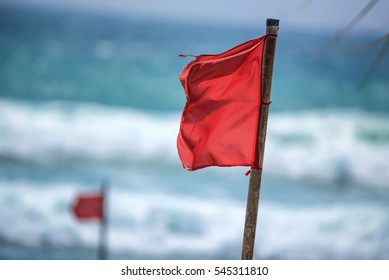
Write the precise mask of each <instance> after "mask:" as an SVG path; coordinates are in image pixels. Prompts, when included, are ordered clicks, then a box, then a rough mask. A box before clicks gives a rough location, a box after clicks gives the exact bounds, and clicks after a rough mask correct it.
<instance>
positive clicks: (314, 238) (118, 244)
mask: <svg viewBox="0 0 389 280" xmlns="http://www.w3.org/2000/svg"><path fill="white" fill-rule="evenodd" d="M388 11H389V2H388V1H374V0H373V1H369V0H358V1H351V0H345V1H339V0H331V1H324V0H316V1H312V0H311V1H306V0H305V1H304V0H302V1H300V0H293V1H287V3H286V1H281V0H277V1H254V0H239V1H220V0H213V1H205V0H199V1H178V0H169V1H156V0H144V1H131V0H130V1H120V0H115V1H112V0H111V1H108V0H99V1H96V0H93V1H92V0H85V1H78V0H77V1H76V0H70V1H54V0H53V1H50V0H23V1H22V0H12V1H11V0H0V258H1V259H94V258H96V254H97V245H98V230H99V225H98V224H97V223H94V222H83V223H80V222H79V221H77V220H76V219H75V218H74V217H73V215H72V212H71V211H70V207H71V205H72V203H73V201H74V199H75V197H76V196H77V194H78V193H80V192H88V191H92V192H93V191H98V190H99V188H100V184H101V181H102V180H107V181H108V182H109V185H110V188H109V190H108V197H107V199H108V201H107V215H108V257H109V258H110V259H239V258H240V252H241V242H242V236H243V225H244V217H245V207H246V196H247V188H248V177H246V176H244V174H245V172H246V171H247V170H248V168H245V167H244V168H241V167H236V168H207V169H204V170H200V171H196V172H188V171H185V170H184V169H183V168H182V166H181V163H180V161H179V159H178V155H177V151H176V146H175V145H176V137H177V134H178V128H179V122H180V118H181V112H182V109H183V106H184V104H185V95H184V92H183V89H182V88H181V85H180V83H179V82H178V75H179V74H180V72H181V70H182V68H183V67H184V66H185V65H186V64H187V63H188V62H189V61H190V58H186V59H183V58H178V57H177V54H180V53H191V54H203V53H220V52H223V51H225V50H227V49H229V48H231V47H233V46H235V45H237V44H240V43H242V42H244V41H247V40H250V39H252V38H254V37H258V36H261V35H263V34H264V32H265V22H266V18H268V17H273V18H279V19H280V31H279V37H278V42H277V51H276V60H275V68H274V75H273V89H272V100H273V103H272V105H271V110H270V116H269V126H268V137H267V143H266V153H265V162H264V176H263V181H262V190H261V198H260V206H259V208H260V210H259V221H258V228H257V237H256V247H255V256H254V257H255V258H256V259H389V203H388V201H389V79H388V73H389V63H388V62H389V59H388V54H387V53H386V51H387V48H388V37H387V35H386V34H387V33H388V29H389V28H388V26H389V22H388ZM385 35H386V37H385Z"/></svg>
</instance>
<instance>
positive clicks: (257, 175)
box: [241, 18, 279, 260]
mask: <svg viewBox="0 0 389 280" xmlns="http://www.w3.org/2000/svg"><path fill="white" fill-rule="evenodd" d="M278 26H279V20H278V19H270V18H269V19H267V22H266V35H270V36H268V37H267V38H266V43H265V47H264V53H263V66H262V67H263V68H262V89H261V92H262V104H261V110H260V117H259V124H258V125H259V128H258V138H257V139H258V140H257V141H258V142H257V145H258V157H259V159H258V167H259V168H257V169H251V171H250V182H249V190H248V196H247V208H246V218H245V226H244V233H243V244H242V256H241V259H242V260H252V259H253V255H254V243H255V232H256V227H257V217H258V204H259V193H260V189H261V178H262V166H263V158H264V151H265V141H266V130H267V122H268V115H269V105H270V103H271V101H270V93H271V85H272V76H273V65H274V56H275V50H276V36H277V33H278V29H279V27H278ZM271 35H274V36H271Z"/></svg>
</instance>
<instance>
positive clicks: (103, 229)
mask: <svg viewBox="0 0 389 280" xmlns="http://www.w3.org/2000/svg"><path fill="white" fill-rule="evenodd" d="M107 191H108V182H107V181H105V180H103V181H102V182H101V194H102V197H103V202H102V203H103V206H102V219H101V224H100V233H99V249H98V252H97V259H98V260H105V259H107V244H106V243H107V214H106V206H107V199H106V198H107Z"/></svg>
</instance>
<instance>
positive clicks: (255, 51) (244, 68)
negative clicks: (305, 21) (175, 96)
mask: <svg viewBox="0 0 389 280" xmlns="http://www.w3.org/2000/svg"><path fill="white" fill-rule="evenodd" d="M265 37H266V36H263V37H260V38H257V39H253V40H251V41H248V42H245V43H243V44H241V45H239V46H237V47H235V48H233V49H230V50H228V51H226V52H224V53H221V54H217V55H200V56H195V60H193V61H191V62H190V63H189V64H188V65H187V66H186V67H185V68H184V69H183V71H182V73H181V75H180V77H179V79H180V81H181V84H182V86H183V87H184V90H185V94H186V99H187V102H186V105H185V108H184V111H183V113H182V118H181V123H180V132H179V134H178V138H177V149H178V153H179V156H180V159H181V162H182V164H183V166H184V168H186V169H188V170H196V169H200V168H204V167H207V166H252V167H254V168H255V167H258V155H257V144H256V143H257V135H258V121H259V114H260V105H261V73H262V55H263V49H264V45H265Z"/></svg>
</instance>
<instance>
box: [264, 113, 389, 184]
mask: <svg viewBox="0 0 389 280" xmlns="http://www.w3.org/2000/svg"><path fill="white" fill-rule="evenodd" d="M266 145H267V146H266V154H265V161H264V162H265V170H266V171H267V172H268V173H271V174H274V175H278V176H284V177H286V178H296V179H301V178H305V179H315V180H320V181H324V182H334V181H337V182H340V183H344V182H347V181H351V182H352V183H354V184H355V183H357V184H364V185H374V186H384V187H388V182H389V161H388V158H389V116H388V115H385V114H372V113H369V114H367V113H364V112H361V111H353V110H343V111H342V110H340V109H339V110H324V111H323V110H322V111H309V112H300V113H299V112H293V113H292V112H291V113H278V114H273V115H271V117H270V121H269V133H268V139H267V142H266Z"/></svg>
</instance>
